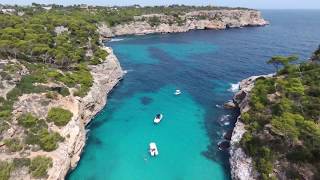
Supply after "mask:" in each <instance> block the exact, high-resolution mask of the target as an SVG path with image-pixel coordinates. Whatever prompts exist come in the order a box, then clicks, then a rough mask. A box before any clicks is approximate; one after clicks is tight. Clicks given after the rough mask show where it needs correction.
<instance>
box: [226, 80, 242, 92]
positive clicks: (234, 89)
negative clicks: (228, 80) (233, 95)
mask: <svg viewBox="0 0 320 180" xmlns="http://www.w3.org/2000/svg"><path fill="white" fill-rule="evenodd" d="M230 85H231V87H230V88H229V89H228V91H230V92H237V91H239V90H240V82H238V83H236V84H230Z"/></svg>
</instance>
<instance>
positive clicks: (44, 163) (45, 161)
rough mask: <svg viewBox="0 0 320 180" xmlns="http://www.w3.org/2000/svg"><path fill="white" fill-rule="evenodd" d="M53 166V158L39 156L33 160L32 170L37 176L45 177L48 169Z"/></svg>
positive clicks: (33, 174)
mask: <svg viewBox="0 0 320 180" xmlns="http://www.w3.org/2000/svg"><path fill="white" fill-rule="evenodd" d="M51 167H52V159H51V158H49V157H45V156H37V157H35V158H33V159H32V160H31V164H30V168H29V169H30V172H31V175H32V176H33V177H35V178H44V177H46V176H47V171H48V169H49V168H51Z"/></svg>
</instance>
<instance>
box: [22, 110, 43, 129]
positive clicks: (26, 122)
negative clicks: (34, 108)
mask: <svg viewBox="0 0 320 180" xmlns="http://www.w3.org/2000/svg"><path fill="white" fill-rule="evenodd" d="M37 121H38V119H37V118H36V117H34V116H33V115H32V114H31V113H26V114H22V115H21V116H20V117H19V118H18V123H19V125H21V126H23V127H25V128H30V127H33V126H35V125H36V124H37Z"/></svg>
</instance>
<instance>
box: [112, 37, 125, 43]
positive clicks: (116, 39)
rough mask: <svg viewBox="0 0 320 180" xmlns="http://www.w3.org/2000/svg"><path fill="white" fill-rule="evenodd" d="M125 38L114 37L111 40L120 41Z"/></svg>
mask: <svg viewBox="0 0 320 180" xmlns="http://www.w3.org/2000/svg"><path fill="white" fill-rule="evenodd" d="M123 40H124V39H121V38H112V39H111V40H110V42H118V41H123Z"/></svg>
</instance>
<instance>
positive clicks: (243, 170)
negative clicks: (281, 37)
mask: <svg viewBox="0 0 320 180" xmlns="http://www.w3.org/2000/svg"><path fill="white" fill-rule="evenodd" d="M272 76H273V74H269V75H261V76H251V77H249V78H247V79H244V80H242V81H241V82H240V84H239V91H238V92H237V93H236V94H235V95H234V97H233V102H234V103H235V105H236V106H237V107H238V108H239V109H240V115H239V116H238V118H237V121H236V124H235V127H234V130H233V133H232V136H231V141H230V159H229V161H230V169H231V177H232V179H234V180H254V179H258V173H257V172H256V171H255V169H254V165H253V161H252V159H251V157H249V156H247V155H246V154H245V152H244V150H243V149H242V148H241V146H240V141H241V139H242V136H243V135H244V133H245V132H246V129H245V124H244V123H243V122H242V121H241V114H242V113H245V112H247V111H248V110H249V109H250V106H249V101H250V91H251V90H252V88H253V87H254V83H255V81H256V80H257V79H258V78H268V77H272Z"/></svg>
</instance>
